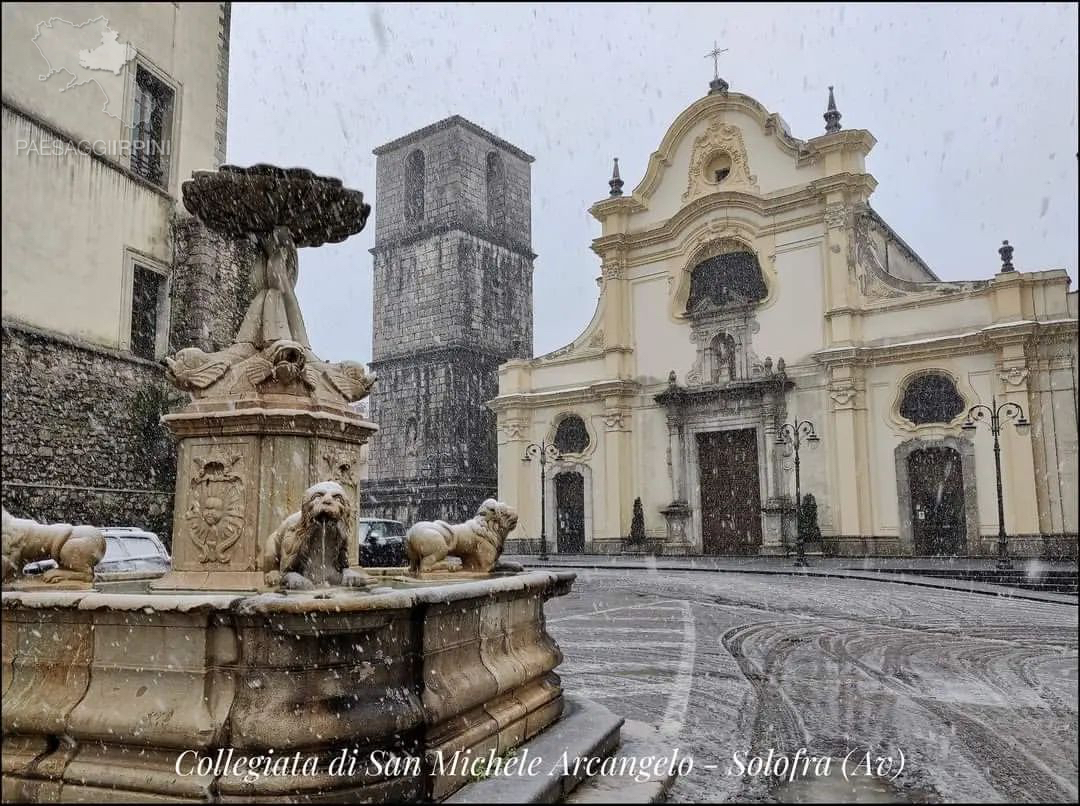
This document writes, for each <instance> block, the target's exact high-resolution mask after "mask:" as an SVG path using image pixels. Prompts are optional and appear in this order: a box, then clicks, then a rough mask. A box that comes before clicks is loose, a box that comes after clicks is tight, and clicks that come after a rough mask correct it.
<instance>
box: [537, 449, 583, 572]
mask: <svg viewBox="0 0 1080 806" xmlns="http://www.w3.org/2000/svg"><path fill="white" fill-rule="evenodd" d="M562 473H580V474H581V483H582V486H583V487H584V494H585V496H584V497H585V513H584V521H585V545H584V546H583V547H582V549H581V551H582V553H583V554H588V553H589V552H590V551H591V549H592V546H593V476H592V468H591V467H589V466H588V465H587V464H586V463H585V462H578V461H574V460H573V459H556V460H555V461H553V462H551V464H550V466H549V470H548V471H547V474H546V479H545V481H544V487H545V490H544V521H545V526H546V527H547V533H548V553H549V554H558V553H559V545H558V543H559V541H558V534H557V533H556V531H555V530H556V528H557V527H558V520H557V518H558V506H559V502H558V500H557V496H556V488H555V477H556V476H558V475H560V474H562Z"/></svg>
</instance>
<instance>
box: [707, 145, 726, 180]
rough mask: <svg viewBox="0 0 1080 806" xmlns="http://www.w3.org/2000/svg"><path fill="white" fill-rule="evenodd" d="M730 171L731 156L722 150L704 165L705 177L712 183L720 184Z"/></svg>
mask: <svg viewBox="0 0 1080 806" xmlns="http://www.w3.org/2000/svg"><path fill="white" fill-rule="evenodd" d="M730 173H731V157H730V156H728V155H727V154H724V153H723V152H721V153H719V154H717V155H716V156H714V157H713V158H712V159H711V160H709V164H708V165H707V166H706V167H705V179H706V180H707V181H709V182H712V183H714V184H717V185H718V184H720V183H721V182H723V181H724V180H725V179H727V178H728V175H729V174H730Z"/></svg>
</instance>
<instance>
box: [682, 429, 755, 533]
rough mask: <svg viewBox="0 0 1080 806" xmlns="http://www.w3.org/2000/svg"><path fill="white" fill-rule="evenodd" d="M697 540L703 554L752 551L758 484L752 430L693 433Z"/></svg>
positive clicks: (753, 431) (753, 432)
mask: <svg viewBox="0 0 1080 806" xmlns="http://www.w3.org/2000/svg"><path fill="white" fill-rule="evenodd" d="M697 442H698V470H699V475H700V493H701V540H702V550H703V551H704V552H705V553H706V554H757V553H758V549H759V548H760V546H761V488H760V485H759V483H758V455H757V434H756V432H755V430H754V429H753V428H743V429H738V430H731V431H712V432H709V433H705V434H698V436H697Z"/></svg>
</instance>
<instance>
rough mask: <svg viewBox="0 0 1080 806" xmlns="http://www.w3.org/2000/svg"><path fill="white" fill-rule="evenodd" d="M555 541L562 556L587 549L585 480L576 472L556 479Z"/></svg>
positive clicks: (562, 474) (563, 473) (567, 473)
mask: <svg viewBox="0 0 1080 806" xmlns="http://www.w3.org/2000/svg"><path fill="white" fill-rule="evenodd" d="M555 541H556V545H557V546H558V551H559V553H560V554H580V553H581V552H582V551H584V549H585V479H584V478H583V477H582V475H581V474H580V473H578V472H576V471H564V472H562V473H560V474H559V475H557V476H556V477H555Z"/></svg>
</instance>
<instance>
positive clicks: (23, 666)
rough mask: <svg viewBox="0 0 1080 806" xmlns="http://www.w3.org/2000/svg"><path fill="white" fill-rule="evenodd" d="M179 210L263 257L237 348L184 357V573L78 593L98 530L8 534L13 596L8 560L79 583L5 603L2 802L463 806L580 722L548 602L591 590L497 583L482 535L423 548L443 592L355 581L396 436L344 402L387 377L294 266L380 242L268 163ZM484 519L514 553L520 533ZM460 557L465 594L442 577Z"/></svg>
mask: <svg viewBox="0 0 1080 806" xmlns="http://www.w3.org/2000/svg"><path fill="white" fill-rule="evenodd" d="M183 193H184V201H185V204H186V206H187V208H188V209H189V210H191V211H192V212H193V213H194V214H195V215H198V216H199V217H200V218H201V219H202V220H203V222H204V223H205V224H206V225H207V226H208V227H210V228H212V229H216V230H218V231H221V232H224V233H227V234H229V235H230V236H232V237H236V238H250V239H253V240H255V241H256V242H257V244H258V246H259V252H260V257H259V259H258V260H257V262H256V265H255V266H254V269H253V284H254V289H255V296H254V299H253V300H252V302H251V305H250V307H249V308H248V310H247V314H246V316H245V318H244V320H243V324H242V325H241V327H240V329H239V332H238V333H237V336H236V339H235V342H234V343H233V344H232V345H231V346H230V347H228V348H227V349H225V350H222V351H219V352H216V353H206V352H203V351H202V350H199V349H197V348H188V349H184V350H180V351H179V352H178V353H176V355H174V356H172V357H170V358H169V359H168V370H169V376H170V378H171V379H172V381H173V382H174V383H175V384H176V386H177V387H179V388H180V389H182V390H185V391H187V392H189V393H190V396H191V401H190V403H189V404H188V405H187V406H186V407H184V408H183V409H182V410H180V411H178V412H175V413H172V414H169V415H167V416H166V417H165V418H164V422H165V425H166V426H167V427H168V428H169V429H170V431H171V432H172V434H173V435H174V436H175V438H176V440H177V442H178V446H179V458H178V470H177V482H176V498H175V520H174V530H173V568H172V571H171V572H170V573H169V574H167V575H166V576H164V577H162V578H160V579H157V580H154V581H153V582H152V583H149V584H147V583H146V582H145V581H138V582H136V581H132V582H100V583H98V584H97V586H96V587H95V586H94V584H93V583H92V582H90V581H81V582H80V580H89V579H90V578H91V577H92V571H91V572H86V571H85V569H83V566H85V565H86V564H87V563H90V564H91V566H92V564H94V563H96V562H97V561H98V560H99V559H100V556H101V554H102V553H103V545H104V544H103V543H99V540H98V536H97V535H95V530H93V528H92V527H72V526H67V525H40V524H35V523H34V522H33V521H29V520H25V519H17V518H9V516H8V514H7V513H5V517H4V538H3V539H4V559H5V572H4V577H5V583H7V582H8V581H9V573H8V565H9V556H10V557H11V558H12V560H11V565H12V575H17V574H18V573H20V572H21V569H19V568H17V567H15V566H16V565H18V564H20V563H21V562H22V561H23V560H25V559H27V558H29V557H31V556H34V557H36V556H38V555H44V556H54V557H57V558H58V559H59V560H60V562H61V569H60V570H61V571H63V573H59V574H56V575H54V577H52V578H51V579H50V581H49V582H41V583H38V584H27V583H25V582H23V583H21V584H20V586H19V587H18V589H7V590H5V591H4V593H3V630H4V633H3V665H2V671H3V681H2V686H3V769H2V772H3V777H2V790H3V791H2V795H3V799H4V800H5V801H57V800H63V801H69V800H87V801H110V800H111V801H132V800H156V799H162V798H169V799H178V800H187V801H214V802H216V801H228V800H242V801H247V800H259V801H269V800H274V801H282V802H286V801H296V800H309V799H318V800H328V801H341V800H358V801H418V800H419V801H423V800H439V799H443V798H445V797H446V796H448V795H450V794H451V793H453V792H455V791H456V790H458V789H459V788H460V787H462V786H463V785H464V784H466V783H467V782H468V781H469V778H470V774H469V773H468V772H467V771H465V770H464V769H463V768H462V767H460V766H453V765H450V767H449V768H447V765H446V761H447V759H450V758H453V756H454V754H455V753H457V752H459V751H461V752H464V753H466V754H470V753H471V754H479V755H482V754H486V753H491V754H497V755H498V756H504V755H505V754H507V753H508V751H510V750H512V749H513V748H515V747H518V746H519V745H521V744H522V743H523V742H526V741H528V740H530V739H531V738H532V737H535V736H537V735H538V734H540V733H541V732H542V731H544V730H545V728H547V727H548V726H550V725H551V724H552V723H554V722H555V721H557V720H559V718H560V716H561V715H562V714H563V710H564V700H563V693H562V688H561V684H560V681H559V678H558V676H557V675H555V674H554V671H553V670H554V669H555V667H556V666H558V664H559V663H560V662H561V660H562V655H561V653H560V651H559V648H558V646H557V645H556V644H555V642H554V640H552V638H551V637H550V636H549V635H548V633H547V630H546V627H545V622H544V602H545V601H546V600H547V599H548V598H550V597H552V596H559V595H562V594H564V593H566V592H567V591H568V590H569V588H570V585H571V582H572V580H573V575H570V574H560V573H524V572H517V573H515V572H514V571H513V570H512V569H510V570H502V571H500V570H498V568H497V567H496V566H495V562H496V561H497V559H498V551H497V550H495V551H494V552H492V550H491V546H490V545H489V542H490V541H489V540H488V537H487V536H486V535H487V531H486V528H485V527H484V526H483V525H482V524H481V526H477V527H476V528H472V527H467V525H461V526H451V525H448V524H442V525H440V524H438V523H436V524H426V525H423V528H422V529H419V530H418V531H417V534H416V539H415V541H414V542H415V546H414V549H415V553H416V555H417V566H418V569H417V575H418V576H420V577H423V574H421V573H420V571H419V566H420V565H421V564H422V563H427V565H428V566H431V569H432V571H433V572H435V569H436V568H438V569H442V570H441V571H438V572H437V574H436V575H439V574H441V576H439V578H438V579H428V580H426V581H425V580H424V579H423V578H419V579H417V578H414V579H413V580H412V582H411V584H404V583H403V582H401V580H397V579H395V578H394V577H393V576H391V575H383V576H381V577H378V578H376V577H369V576H367V575H366V574H365V573H364V572H362V571H361V570H360V569H355V568H348V565H349V563H350V562H355V561H356V558H357V551H356V545H355V537H354V533H355V529H354V528H353V527H354V525H355V512H356V505H357V501H358V495H359V492H360V491H359V489H358V488H359V484H358V481H357V479H356V477H355V475H354V472H353V469H354V468H355V467H356V466H357V464H358V454H359V450H360V447H361V445H363V444H364V442H365V441H366V440H367V439H368V437H369V436H370V435H371V434H372V433H374V432H375V431H376V430H377V426H376V425H375V424H373V423H370V422H366V421H365V420H363V419H362V418H360V417H359V416H357V415H356V414H355V413H354V412H353V410H352V409H351V408H350V406H349V404H350V403H352V402H355V401H357V400H360V399H362V398H363V397H364V396H365V395H367V393H368V391H369V390H370V388H371V385H372V383H373V382H374V381H375V379H374V377H372V376H370V375H368V374H367V373H366V372H365V370H364V367H363V366H362V365H360V364H357V363H351V362H342V363H330V362H326V361H323V360H321V359H320V358H319V357H318V356H317V355H315V353H314V352H313V351H312V349H311V346H310V344H309V342H308V338H307V332H306V328H305V326H304V320H303V316H302V315H301V312H300V306H299V304H298V303H297V299H296V295H295V291H294V287H295V283H296V278H297V271H298V263H297V247H304V246H311V247H316V246H319V245H321V244H323V243H328V242H337V241H341V240H344V239H345V238H347V237H349V236H350V235H352V234H354V233H357V232H359V231H360V230H361V229H362V228H363V227H364V224H365V222H366V220H367V217H368V214H369V212H370V207H369V206H368V205H366V204H365V203H364V201H363V195H362V194H361V193H360V192H358V191H354V190H349V189H346V188H344V187H343V186H342V183H341V182H340V181H338V180H335V179H329V178H326V177H321V176H317V175H315V174H313V173H311V172H310V171H306V170H297V169H280V168H276V167H273V166H265V165H257V166H254V167H252V168H246V169H244V168H236V167H231V166H225V167H223V168H222V169H221V170H219V171H214V172H202V173H197V174H196V175H195V176H194V178H193V179H192V180H191V181H189V182H186V183H185V184H184V187H183ZM489 505H498V507H502V509H498V508H497V507H494V506H489ZM483 506H486V507H489V509H491V511H492V512H498V513H501V514H500V515H499V517H501V518H502V520H500V521H499V524H500V528H501V529H502V535H501V537H503V538H504V537H505V532H507V531H509V529H512V528H513V523H511V519H510V514H511V513H512V510H510V508H508V507H506V506H505V505H501V504H498V502H484V505H483ZM482 508H483V507H482ZM482 515H483V513H481V512H478V518H481V516H482ZM483 517H487V516H486V515H483ZM492 517H495V516H494V515H492ZM513 522H516V516H515V517H514V518H513ZM508 525H509V526H508ZM418 526H421V525H419V524H418ZM507 526H508V528H507ZM470 530H471V531H470ZM72 540H76V541H81V542H76V543H72V542H70V541H72ZM49 541H53V542H49ZM65 541H67V542H66V543H65ZM499 544H500V548H501V539H500V540H499ZM63 545H68V547H69V548H68V549H66V550H64V549H62V546H63ZM9 548H10V551H9ZM455 549H456V554H457V556H459V557H462V559H463V562H465V563H466V565H467V566H468V567H467V568H466V571H465V572H464V573H462V574H460V576H458V577H457V578H455V576H454V573H453V572H452V571H450V570H448V568H447V567H445V566H444V565H441V564H439V563H442V561H443V560H444V559H445V557H446V555H447V554H451V555H453V554H455ZM35 551H36V552H37V554H35V553H34V552H35ZM62 551H66V552H67V553H65V554H63V555H61V552H62ZM468 551H471V552H472V555H475V556H477V557H480V558H481V559H480V561H478V562H479V563H480V564H479V565H477V564H475V563H474V564H472V565H468V563H470V562H472V560H468V559H467V558H466V556H465V554H466V553H467V552H468ZM50 552H51V554H50ZM69 555H70V556H69ZM70 557H74V558H75V559H70ZM433 558H434V559H433ZM16 560H17V561H18V562H16ZM64 563H68V565H67V566H65V565H64ZM79 563H82V565H78V564H79ZM69 566H70V567H69ZM425 567H427V566H425ZM376 579H378V581H376ZM54 580H55V581H63V582H64V585H58V584H53V581H54ZM399 583H401V584H399ZM379 585H381V586H382V587H378V586H379ZM72 587H75V588H77V589H74V590H73V589H70V588H72ZM605 713H607V712H605ZM608 716H610V714H609V713H608ZM590 718H591V717H590ZM612 730H614V735H615V737H616V740H617V735H618V724H615V727H614V728H613V729H612V728H611V727H610V725H609V726H608V727H607V728H605V731H606V732H605V733H604V736H605V737H606V738H604V741H605V742H607V743H608V745H610V744H611V736H612V735H613V734H612ZM608 745H605V746H608ZM608 749H610V747H609V748H608ZM376 758H378V759H384V760H385V759H390V758H393V759H399V760H401V761H402V763H401V764H399V765H396V766H391V765H390V764H385V765H383V764H376V765H373V764H372V763H371V760H372V759H376ZM440 759H441V760H442V762H443V763H441V764H440ZM365 760H366V763H365ZM335 761H336V762H338V764H337V766H336V767H335V765H334V762H335Z"/></svg>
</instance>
